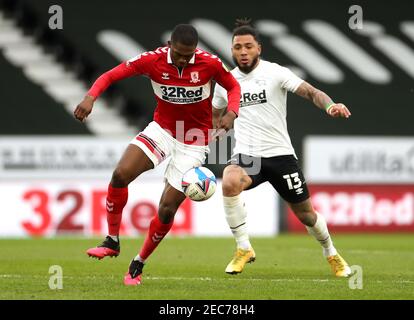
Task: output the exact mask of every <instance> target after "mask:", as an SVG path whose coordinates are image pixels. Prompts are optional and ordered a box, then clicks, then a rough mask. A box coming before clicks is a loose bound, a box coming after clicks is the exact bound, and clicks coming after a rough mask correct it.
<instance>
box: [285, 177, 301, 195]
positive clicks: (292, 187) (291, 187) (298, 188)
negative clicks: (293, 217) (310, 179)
mask: <svg viewBox="0 0 414 320" xmlns="http://www.w3.org/2000/svg"><path fill="white" fill-rule="evenodd" d="M283 179H285V180H286V182H287V185H288V188H289V190H295V192H296V193H297V194H301V193H303V188H301V187H302V181H301V180H300V178H299V173H298V172H294V173H291V174H285V175H284V176H283ZM292 180H293V183H295V184H293V183H292Z"/></svg>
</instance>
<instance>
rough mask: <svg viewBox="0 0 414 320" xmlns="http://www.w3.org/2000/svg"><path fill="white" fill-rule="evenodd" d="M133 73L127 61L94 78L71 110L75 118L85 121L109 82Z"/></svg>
mask: <svg viewBox="0 0 414 320" xmlns="http://www.w3.org/2000/svg"><path fill="white" fill-rule="evenodd" d="M134 74H136V70H135V69H134V68H133V67H131V66H130V64H128V63H121V64H120V65H118V66H116V67H115V68H113V69H111V70H109V71H107V72H105V73H104V74H102V75H101V76H100V77H99V78H98V79H96V81H95V83H94V84H93V85H92V87H91V88H90V89H89V91H88V93H87V94H86V96H85V98H84V99H83V100H82V102H81V103H79V104H78V105H77V106H76V108H75V111H74V112H73V115H74V116H75V118H76V119H78V120H79V121H81V122H83V121H85V119H86V118H87V117H88V115H89V114H90V113H91V112H92V108H93V103H94V101H95V100H96V99H97V98H98V97H99V96H100V95H101V94H102V93H103V92H104V91H105V90H106V89H107V88H108V87H109V86H110V85H111V84H113V83H114V82H116V81H119V80H122V79H125V78H128V77H130V76H132V75H134Z"/></svg>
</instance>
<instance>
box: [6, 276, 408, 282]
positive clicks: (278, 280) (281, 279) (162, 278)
mask: <svg viewBox="0 0 414 320" xmlns="http://www.w3.org/2000/svg"><path fill="white" fill-rule="evenodd" d="M107 277H108V276H76V277H74V276H65V275H64V276H63V279H92V280H96V279H98V278H107ZM236 277H237V276H236ZM0 278H15V279H23V278H34V279H49V276H47V275H45V276H41V275H20V274H0ZM110 278H111V279H114V278H115V277H114V276H113V275H111V276H110ZM144 280H155V281H157V280H161V281H168V280H173V281H186V280H187V281H189V280H191V281H193V280H196V281H223V280H224V281H243V282H252V281H255V282H269V281H270V282H332V281H336V280H338V279H336V278H333V279H301V278H278V279H260V278H210V277H153V276H148V277H145V276H144ZM370 282H371V281H370ZM374 282H375V283H404V284H414V280H377V281H374Z"/></svg>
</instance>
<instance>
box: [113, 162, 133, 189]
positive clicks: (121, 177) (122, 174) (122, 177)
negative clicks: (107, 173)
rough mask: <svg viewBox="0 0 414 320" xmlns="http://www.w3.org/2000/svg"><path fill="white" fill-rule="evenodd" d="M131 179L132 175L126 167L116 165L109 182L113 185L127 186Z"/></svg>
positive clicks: (118, 186)
mask: <svg viewBox="0 0 414 320" xmlns="http://www.w3.org/2000/svg"><path fill="white" fill-rule="evenodd" d="M132 180H133V178H132V175H131V174H130V173H129V172H128V170H127V169H125V168H122V167H117V168H116V169H115V170H114V172H113V173H112V179H111V184H112V186H113V187H116V188H122V187H126V186H128V184H129V183H130V182H131V181H132Z"/></svg>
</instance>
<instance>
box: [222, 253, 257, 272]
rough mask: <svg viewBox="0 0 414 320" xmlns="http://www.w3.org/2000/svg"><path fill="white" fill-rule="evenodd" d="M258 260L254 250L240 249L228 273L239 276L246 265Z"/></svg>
mask: <svg viewBox="0 0 414 320" xmlns="http://www.w3.org/2000/svg"><path fill="white" fill-rule="evenodd" d="M254 260H256V254H255V253H254V250H253V248H250V250H243V249H240V248H238V249H237V251H236V253H235V255H234V258H233V260H231V261H230V263H229V264H228V265H227V268H226V270H225V271H226V273H229V274H237V273H240V272H242V271H243V268H244V266H245V264H246V263H250V262H253V261H254Z"/></svg>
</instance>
